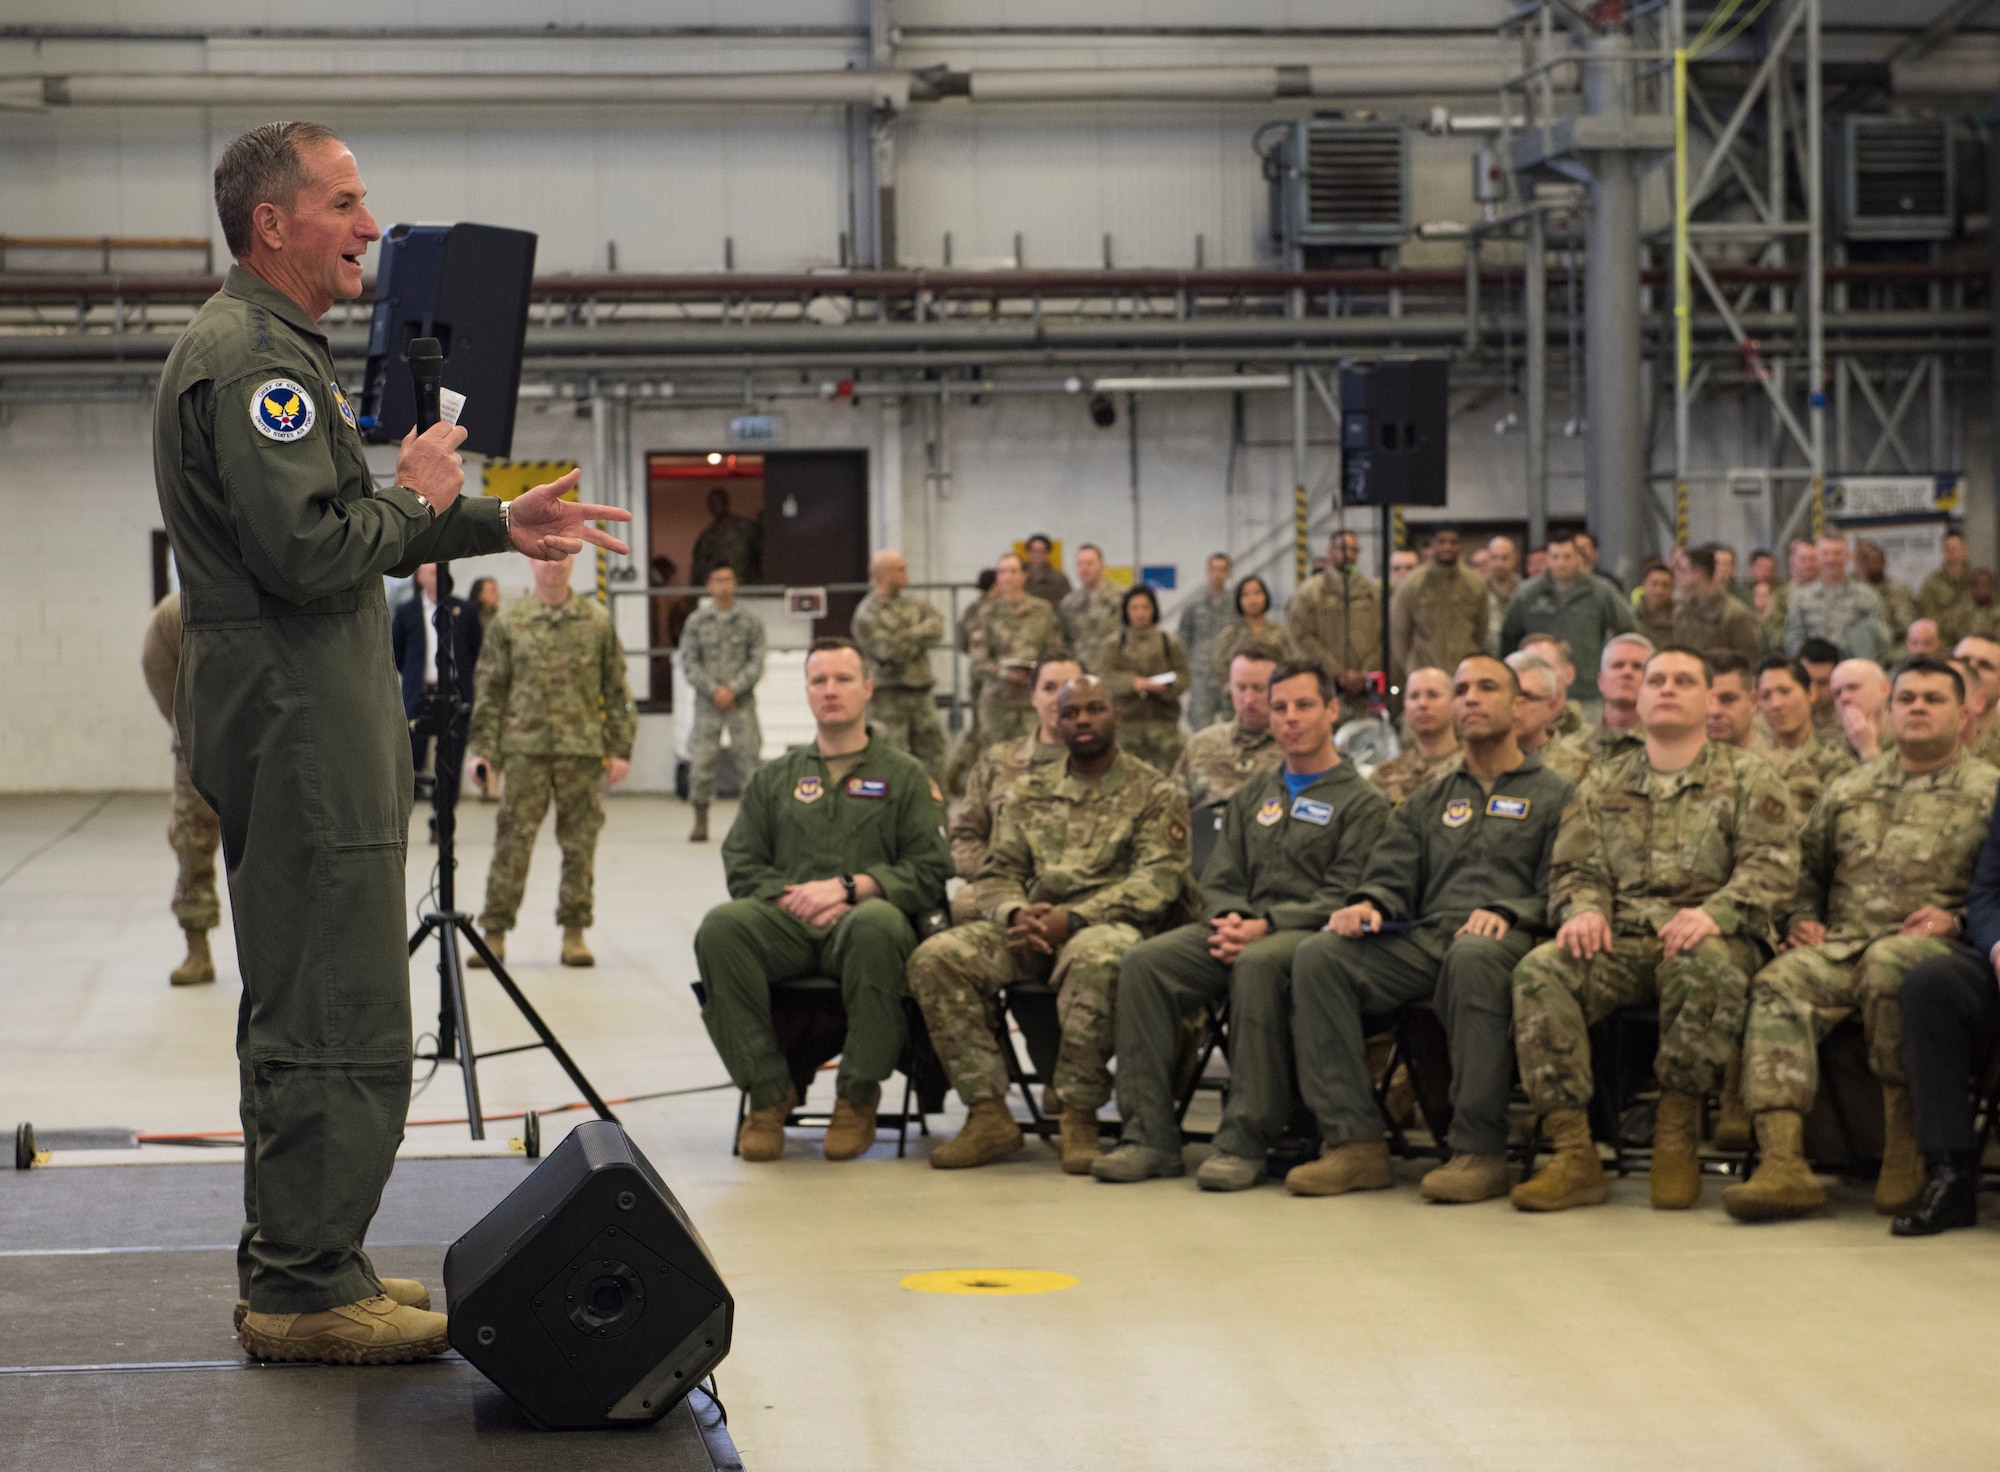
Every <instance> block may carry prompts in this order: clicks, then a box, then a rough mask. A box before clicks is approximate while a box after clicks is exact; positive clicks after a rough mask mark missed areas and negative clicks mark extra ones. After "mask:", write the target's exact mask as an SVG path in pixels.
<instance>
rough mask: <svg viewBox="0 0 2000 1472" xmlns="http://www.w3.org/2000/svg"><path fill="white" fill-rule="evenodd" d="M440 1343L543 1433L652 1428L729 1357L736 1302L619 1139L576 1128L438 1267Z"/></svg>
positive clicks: (604, 1129) (662, 1187)
mask: <svg viewBox="0 0 2000 1472" xmlns="http://www.w3.org/2000/svg"><path fill="white" fill-rule="evenodd" d="M444 1288H445V1295H446V1298H447V1299H448V1301H449V1307H450V1310H451V1344H452V1348H454V1349H456V1350H457V1351H458V1352H459V1353H460V1354H462V1355H464V1356H465V1357H466V1359H468V1360H470V1361H471V1362H472V1363H473V1365H475V1366H476V1367H477V1368H478V1369H479V1371H480V1373H481V1374H483V1375H485V1376H486V1377H487V1378H488V1379H489V1380H491V1381H492V1382H493V1383H494V1384H495V1385H498V1386H499V1387H500V1388H501V1389H502V1390H504V1391H506V1392H507V1394H508V1395H510V1396H512V1397H513V1398H514V1400H515V1402H516V1403H518V1404H519V1405H520V1407H521V1408H522V1409H523V1410H525V1411H526V1412H527V1413H528V1414H529V1415H530V1416H531V1417H533V1418H534V1419H535V1421H536V1422H537V1423H539V1424H540V1425H542V1426H545V1427H550V1428H567V1427H579V1426H598V1427H602V1426H619V1425H632V1424H635V1423H642V1422H647V1421H657V1420H658V1419H659V1418H660V1417H662V1416H664V1415H665V1414H666V1413H667V1412H668V1411H669V1410H671V1409H672V1408H673V1407H674V1406H675V1405H676V1404H678V1403H679V1401H680V1399H681V1397H682V1396H684V1395H686V1394H687V1393H688V1391H689V1390H691V1389H693V1388H694V1385H695V1383H696V1382H697V1381H699V1380H700V1379H701V1378H702V1376H704V1375H706V1374H707V1373H708V1372H709V1371H710V1370H712V1369H714V1368H715V1367H716V1365H717V1364H719V1363H720V1362H721V1360H722V1357H723V1356H724V1355H726V1354H727V1353H729V1335H730V1328H731V1324H732V1321H733V1320H734V1318H735V1314H736V1301H735V1300H734V1299H733V1298H731V1297H730V1296H729V1290H728V1289H727V1288H725V1287H723V1286H722V1276H721V1274H719V1273H718V1272H717V1271H716V1268H715V1262H714V1260H713V1259H712V1258H710V1257H709V1255H708V1248H707V1247H706V1246H705V1245H704V1244H703V1243H702V1240H701V1234H700V1233H699V1232H697V1231H696V1230H695V1229H694V1224H693V1223H692V1222H690V1221H689V1220H688V1219H687V1213H686V1212H684V1211H682V1210H681V1207H680V1203H679V1202H677V1201H675V1200H674V1196H673V1192H671V1191H669V1190H668V1189H667V1187H666V1183H665V1182H664V1181H662V1180H661V1179H660V1177H659V1174H658V1172H656V1171H655V1170H654V1169H653V1167H652V1165H651V1164H650V1163H648V1161H647V1160H646V1157H645V1156H643V1155H641V1154H640V1153H639V1149H638V1147H637V1146H636V1145H634V1144H633V1143H632V1141H631V1139H630V1138H629V1137H628V1136H627V1135H626V1133H625V1131H624V1130H622V1129H620V1128H619V1127H618V1126H617V1125H616V1124H613V1123H612V1122H611V1121H609V1120H603V1119H593V1120H590V1121H587V1122H586V1123H584V1124H580V1125H578V1126H577V1127H576V1128H575V1129H574V1130H573V1131H571V1133H570V1136H569V1138H568V1139H566V1140H564V1141H563V1142H562V1144H560V1145H558V1146H557V1147H556V1148H555V1150H553V1151H552V1152H551V1153H550V1155H549V1158H548V1159H547V1160H544V1161H543V1162H542V1163H541V1165H540V1166H538V1167H537V1168H536V1170H535V1172H534V1174H533V1175H531V1176H529V1177H528V1179H527V1180H525V1181H523V1182H522V1183H521V1184H520V1185H519V1186H518V1187H517V1188H516V1189H515V1190H514V1192H513V1194H512V1195H510V1196H509V1197H508V1198H507V1199H506V1200H505V1201H503V1202H501V1203H500V1204H499V1205H498V1206H496V1207H494V1208H493V1210H492V1211H491V1212H489V1213H488V1214H487V1216H486V1219H485V1220H484V1221H482V1222H480V1223H479V1225H478V1226H476V1227H474V1228H473V1229H472V1230H471V1231H469V1232H467V1233H466V1234H465V1235H464V1236H463V1237H460V1238H459V1239H458V1241H456V1242H454V1243H453V1244H452V1246H451V1251H450V1252H449V1253H447V1254H446V1255H445V1260H444Z"/></svg>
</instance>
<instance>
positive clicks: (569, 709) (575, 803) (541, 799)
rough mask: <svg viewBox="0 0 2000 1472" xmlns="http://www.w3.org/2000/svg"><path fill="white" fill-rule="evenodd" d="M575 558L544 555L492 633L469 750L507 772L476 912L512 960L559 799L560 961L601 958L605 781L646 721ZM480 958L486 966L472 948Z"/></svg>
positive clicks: (482, 658) (624, 761) (482, 660)
mask: <svg viewBox="0 0 2000 1472" xmlns="http://www.w3.org/2000/svg"><path fill="white" fill-rule="evenodd" d="M573 560H574V559H572V558H568V557H565V558H563V559H562V560H561V561H559V562H538V563H536V564H535V595H534V596H533V597H532V598H520V599H516V600H515V602H514V603H513V604H512V605H511V606H509V607H508V608H506V609H505V610H503V611H502V612H501V614H500V616H499V617H498V618H496V619H495V620H494V621H493V627H492V628H490V629H488V630H487V631H486V639H485V642H484V643H483V644H481V646H480V650H479V671H478V675H477V679H476V682H475V685H476V689H475V694H474V696H473V703H472V724H471V726H470V727H469V728H468V732H467V735H466V749H467V750H468V751H470V752H472V753H473V758H472V759H473V763H474V766H475V769H476V768H477V767H478V766H479V765H481V764H484V765H486V766H490V767H497V768H499V769H500V770H501V771H502V772H503V773H505V774H506V779H507V786H506V793H505V796H504V797H503V798H502V799H501V803H500V815H499V818H498V819H497V820H496V823H495V826H494V830H493V862H492V865H491V867H489V868H488V869H487V871H486V909H485V911H484V913H482V914H481V915H480V917H479V928H480V929H481V930H483V931H484V932H485V934H486V943H487V945H488V946H489V947H491V948H492V951H493V954H494V955H496V956H499V957H501V958H502V959H503V960H504V959H505V954H506V938H507V932H508V931H510V930H512V929H513V928H514V919H515V916H516V915H517V914H518V912H519V910H520V908H521V891H522V890H523V889H524V888H525V887H526V886H527V883H528V860H529V858H530V857H531V856H532V855H533V853H534V849H535V834H536V832H537V830H539V829H540V828H541V826H542V817H543V815H544V814H546V813H547V812H548V810H549V802H550V800H551V799H553V800H554V802H555V808H556V842H557V843H558V844H559V845H560V846H561V848H562V881H561V885H560V887H559V888H558V890H557V895H556V924H558V925H560V926H561V927H562V928H563V945H562V963H563V965H565V966H590V965H594V964H595V961H594V958H593V957H592V956H591V954H590V948H589V947H588V946H587V945H586V944H585V943H584V939H583V933H584V931H586V930H588V929H589V928H590V925H591V921H592V918H593V916H592V906H591V898H592V889H593V881H594V879H595V872H596V862H597V834H598V830H600V829H601V828H603V826H604V783H605V782H606V781H609V782H612V783H614V784H615V783H618V782H622V781H624V780H625V774H626V772H627V771H629V770H630V769H631V759H632V739H633V737H634V736H635V735H636V734H637V729H638V728H637V718H636V717H635V716H634V715H633V713H632V692H631V689H630V687H628V686H627V684H626V683H625V651H624V650H623V649H622V648H620V647H619V644H618V634H617V631H616V630H614V629H613V628H612V627H611V618H610V616H609V615H608V614H606V613H605V611H604V609H603V608H602V607H600V606H599V605H598V604H597V602H596V601H595V600H593V599H589V598H579V597H577V596H576V595H575V594H573V593H572V592H571V591H570V586H569V577H570V565H571V563H572V561H573ZM472 964H473V965H475V966H478V965H482V964H483V963H482V962H481V961H480V960H478V958H476V957H475V958H474V959H473V962H472Z"/></svg>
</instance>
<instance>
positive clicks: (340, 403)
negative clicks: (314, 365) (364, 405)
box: [327, 383, 357, 429]
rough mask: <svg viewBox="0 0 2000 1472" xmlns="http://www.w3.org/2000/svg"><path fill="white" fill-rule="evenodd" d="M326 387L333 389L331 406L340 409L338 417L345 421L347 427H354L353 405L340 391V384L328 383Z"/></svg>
mask: <svg viewBox="0 0 2000 1472" xmlns="http://www.w3.org/2000/svg"><path fill="white" fill-rule="evenodd" d="M327 387H328V388H330V389H332V390H333V407H334V408H336V409H338V410H339V411H340V417H341V418H342V419H345V420H346V421H347V427H348V428H349V429H354V428H356V427H357V426H356V425H355V423H354V406H353V405H352V404H350V403H348V402H347V395H346V394H344V393H342V392H341V390H340V385H339V384H337V383H329V384H328V385H327Z"/></svg>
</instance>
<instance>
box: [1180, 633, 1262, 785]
mask: <svg viewBox="0 0 2000 1472" xmlns="http://www.w3.org/2000/svg"><path fill="white" fill-rule="evenodd" d="M1280 663H1282V660H1281V659H1280V657H1279V651H1278V650H1276V649H1275V648H1273V647H1271V646H1269V645H1265V644H1259V643H1256V642H1254V641H1250V642H1246V643H1242V644H1238V645H1237V646H1236V653H1235V655H1234V656H1233V657H1232V658H1231V659H1230V661H1229V703H1230V705H1231V706H1232V707H1233V708H1234V710H1235V712H1236V714H1235V716H1234V717H1233V718H1232V719H1230V720H1226V721H1218V722H1216V723H1215V724H1214V725H1212V726H1208V727H1205V728H1203V729H1202V730H1199V731H1197V732H1195V733H1194V735H1192V736H1190V737H1188V739H1187V745H1186V746H1184V747H1182V748H1181V757H1180V760H1179V761H1177V762H1175V763H1174V769H1173V772H1172V773H1171V774H1170V775H1171V776H1172V777H1173V779H1174V784H1175V785H1176V786H1177V787H1179V788H1180V790H1181V795H1182V796H1184V797H1185V798H1187V804H1188V811H1189V812H1190V813H1197V812H1198V811H1199V810H1200V809H1202V808H1220V807H1221V806H1222V805H1223V804H1224V803H1226V802H1228V801H1229V799H1230V798H1232V797H1234V796H1235V795H1236V793H1237V790H1238V789H1239V788H1241V787H1242V786H1243V784H1244V783H1246V782H1248V781H1249V780H1250V779H1251V778H1252V777H1255V776H1256V775H1257V774H1258V773H1260V772H1275V771H1276V770H1277V769H1278V768H1279V766H1281V765H1282V764H1283V762H1284V760H1285V753H1284V749H1283V748H1282V747H1280V746H1279V745H1278V741H1277V738H1276V737H1274V736H1273V735H1272V734H1271V690H1270V686H1271V671H1272V670H1274V669H1276V668H1277V667H1278V665H1279V664H1280ZM1197 821H1203V822H1205V821H1207V819H1205V818H1198V819H1197Z"/></svg>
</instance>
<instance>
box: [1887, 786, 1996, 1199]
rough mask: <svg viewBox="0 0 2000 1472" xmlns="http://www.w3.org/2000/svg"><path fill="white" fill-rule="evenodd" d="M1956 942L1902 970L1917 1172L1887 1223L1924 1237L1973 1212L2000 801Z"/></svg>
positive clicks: (1989, 1014)
mask: <svg viewBox="0 0 2000 1472" xmlns="http://www.w3.org/2000/svg"><path fill="white" fill-rule="evenodd" d="M1961 934H1962V935H1963V936H1964V938H1965V942H1966V945H1965V948H1963V949H1958V950H1954V951H1953V952H1952V953H1951V954H1950V955H1948V956H1939V957H1937V958H1935V959H1934V960H1930V961H1925V962H1922V963H1921V964H1919V965H1917V966H1915V967H1912V968H1911V970H1910V974H1909V975H1908V976H1906V977H1904V978H1903V998H1902V1000H1903V1066H1904V1069H1905V1071H1906V1072H1907V1073H1908V1075H1909V1080H1910V1102H1911V1104H1912V1106H1913V1110H1914V1112H1915V1114H1916V1116H1917V1149H1919V1150H1920V1151H1922V1152H1923V1157H1924V1165H1925V1168H1926V1172H1927V1174H1926V1179H1925V1181H1924V1189H1923V1194H1922V1195H1920V1196H1918V1197H1917V1200H1916V1204H1915V1205H1914V1206H1912V1207H1911V1208H1910V1209H1909V1210H1908V1211H1906V1212H1904V1213H1903V1215H1901V1216H1899V1217H1897V1218H1896V1219H1895V1221H1894V1222H1892V1223H1891V1224H1890V1227H1889V1230H1890V1231H1892V1232H1893V1233H1895V1234H1896V1235H1897V1236H1898V1237H1929V1236H1933V1235H1935V1234H1936V1233H1938V1232H1945V1231H1949V1230H1951V1229H1952V1228H1953V1227H1970V1226H1976V1225H1977V1224H1978V1222H1979V1155H1978V1144H1979V1142H1978V1139H1977V1137H1976V1136H1975V1135H1974V1133H1973V1128H1972V1125H1973V1120H1972V1088H1973V1083H1974V1080H1973V1073H1974V1070H1975V1069H1980V1070H1982V1071H1983V1069H1984V1067H1985V1064H1986V1062H1987V1059H1988V1056H1989V1053H1990V1050H1991V1048H1992V1046H1993V1044H1994V1041H1995V1040H1996V1039H2000V985H1996V983H1995V980H1994V970H1993V968H1994V965H1995V964H1996V962H1995V958H1996V957H2000V804H1996V805H1995V808H1994V813H1993V817H1992V819H1991V820H1990V821H1989V823H1988V826H1987V829H1986V843H1985V846H1984V847H1982V848H1981V849H1980V851H1979V863H1978V865H1977V866H1976V867H1975V868H1974V869H1973V871H1972V885H1971V887H1970V888H1969V889H1967V891H1966V894H1965V919H1964V921H1963V923H1962V926H1961Z"/></svg>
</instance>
